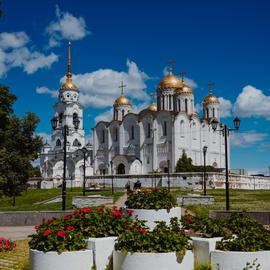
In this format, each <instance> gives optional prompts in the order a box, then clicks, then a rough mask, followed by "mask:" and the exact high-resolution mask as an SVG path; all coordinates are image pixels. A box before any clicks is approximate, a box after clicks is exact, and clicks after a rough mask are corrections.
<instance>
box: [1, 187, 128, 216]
mask: <svg viewBox="0 0 270 270" xmlns="http://www.w3.org/2000/svg"><path fill="white" fill-rule="evenodd" d="M98 194H99V195H103V196H112V193H111V190H106V191H94V192H93V191H92V192H87V193H86V196H88V195H98ZM123 194H124V191H123V190H120V189H117V190H116V191H115V192H114V196H113V199H114V202H115V201H116V200H117V199H118V198H119V197H121V196H122V195H123ZM56 196H61V189H56V188H54V189H29V190H27V191H24V192H23V193H22V194H21V196H17V197H16V205H15V206H12V198H9V197H1V198H0V211H30V210H31V211H49V210H61V207H62V203H61V202H59V203H51V204H43V205H34V203H36V202H41V201H44V200H48V199H51V198H54V197H56ZM73 196H82V189H81V188H73V190H72V192H71V190H70V188H68V189H67V209H72V197H73Z"/></svg>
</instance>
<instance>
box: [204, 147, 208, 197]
mask: <svg viewBox="0 0 270 270" xmlns="http://www.w3.org/2000/svg"><path fill="white" fill-rule="evenodd" d="M206 152H207V146H204V147H203V195H204V196H206V178H205V166H206V165H205V161H206V159H205V156H206Z"/></svg>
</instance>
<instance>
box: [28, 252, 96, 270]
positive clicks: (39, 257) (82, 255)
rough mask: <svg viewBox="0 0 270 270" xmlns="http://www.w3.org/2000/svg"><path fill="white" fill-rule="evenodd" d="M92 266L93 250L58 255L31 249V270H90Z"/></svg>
mask: <svg viewBox="0 0 270 270" xmlns="http://www.w3.org/2000/svg"><path fill="white" fill-rule="evenodd" d="M92 266H93V252H92V250H78V251H66V252H62V253H57V252H56V251H49V252H43V251H39V250H34V249H30V270H49V269H51V270H53V269H55V270H74V269H76V270H90V269H91V268H92Z"/></svg>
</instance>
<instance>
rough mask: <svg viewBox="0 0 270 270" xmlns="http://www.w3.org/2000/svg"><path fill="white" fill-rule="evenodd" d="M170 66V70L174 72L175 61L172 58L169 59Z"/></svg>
mask: <svg viewBox="0 0 270 270" xmlns="http://www.w3.org/2000/svg"><path fill="white" fill-rule="evenodd" d="M168 64H169V66H170V70H172V66H173V64H174V60H173V59H172V58H169V59H168Z"/></svg>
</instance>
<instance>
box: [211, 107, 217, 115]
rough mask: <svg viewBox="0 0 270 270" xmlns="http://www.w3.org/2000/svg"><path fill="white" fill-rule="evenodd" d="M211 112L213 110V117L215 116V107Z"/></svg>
mask: <svg viewBox="0 0 270 270" xmlns="http://www.w3.org/2000/svg"><path fill="white" fill-rule="evenodd" d="M212 112H213V117H216V116H215V108H213V109H212Z"/></svg>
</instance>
